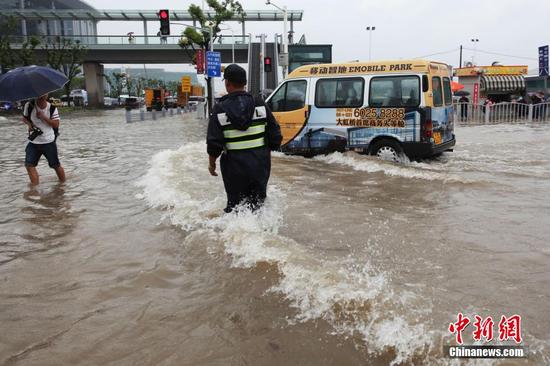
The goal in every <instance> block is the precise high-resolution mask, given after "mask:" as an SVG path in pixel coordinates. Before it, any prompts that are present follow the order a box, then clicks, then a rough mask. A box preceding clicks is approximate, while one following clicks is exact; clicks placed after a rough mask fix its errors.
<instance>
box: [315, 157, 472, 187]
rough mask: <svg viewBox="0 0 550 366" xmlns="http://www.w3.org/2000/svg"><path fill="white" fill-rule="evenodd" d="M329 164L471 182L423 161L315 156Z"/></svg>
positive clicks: (391, 174) (457, 181) (439, 179)
mask: <svg viewBox="0 0 550 366" xmlns="http://www.w3.org/2000/svg"><path fill="white" fill-rule="evenodd" d="M313 159H314V160H317V161H322V162H324V163H327V164H338V165H344V166H348V167H350V168H352V169H353V170H357V171H364V172H368V173H377V172H381V173H384V174H386V175H388V176H394V177H403V178H412V179H423V180H430V181H435V180H437V181H442V182H444V183H471V181H469V180H467V179H465V178H463V177H460V176H458V175H454V174H449V173H442V172H437V171H433V170H432V169H431V168H430V166H429V165H427V164H422V163H412V162H402V163H392V162H386V161H382V160H378V159H376V158H372V157H367V156H362V155H357V154H355V153H340V152H335V153H332V154H329V155H324V156H317V157H315V158H313Z"/></svg>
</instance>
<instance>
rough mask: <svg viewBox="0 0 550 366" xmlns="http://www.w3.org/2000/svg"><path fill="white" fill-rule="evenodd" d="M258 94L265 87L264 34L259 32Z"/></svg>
mask: <svg viewBox="0 0 550 366" xmlns="http://www.w3.org/2000/svg"><path fill="white" fill-rule="evenodd" d="M259 37H260V94H261V93H263V91H264V89H265V68H264V57H265V37H266V35H265V34H263V33H262V34H260V35H259Z"/></svg>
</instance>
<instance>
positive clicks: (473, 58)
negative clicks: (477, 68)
mask: <svg viewBox="0 0 550 366" xmlns="http://www.w3.org/2000/svg"><path fill="white" fill-rule="evenodd" d="M478 42H479V39H477V38H472V43H473V44H474V56H473V57H472V63H473V64H474V65H475V64H476V63H475V59H476V54H477V44H478Z"/></svg>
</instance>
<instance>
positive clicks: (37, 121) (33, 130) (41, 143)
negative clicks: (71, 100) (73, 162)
mask: <svg viewBox="0 0 550 366" xmlns="http://www.w3.org/2000/svg"><path fill="white" fill-rule="evenodd" d="M22 121H23V123H25V124H26V125H27V126H29V140H30V141H29V143H28V144H27V147H26V148H25V167H26V168H27V173H28V174H29V178H30V180H31V184H32V185H37V184H38V183H39V177H38V171H37V170H36V166H37V165H38V161H39V160H40V157H41V156H42V155H44V156H45V157H46V160H47V161H48V165H49V166H50V168H52V169H54V170H55V173H56V174H57V178H59V181H61V182H64V181H65V170H64V169H63V167H62V166H61V163H60V162H59V156H58V153H57V144H56V140H57V134H56V130H57V129H58V128H59V122H60V119H59V111H58V110H57V108H56V107H52V106H51V105H50V103H49V102H48V94H44V95H42V96H40V97H39V98H37V99H36V100H35V101H31V102H27V103H26V104H25V107H24V108H23V119H22Z"/></svg>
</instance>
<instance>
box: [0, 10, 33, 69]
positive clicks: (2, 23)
mask: <svg viewBox="0 0 550 366" xmlns="http://www.w3.org/2000/svg"><path fill="white" fill-rule="evenodd" d="M16 33H17V19H16V18H15V17H14V16H9V17H7V18H5V19H1V20H0V66H1V70H2V73H4V72H6V71H7V70H9V69H12V68H14V67H15V66H16V65H23V66H28V65H34V64H36V58H35V54H34V50H35V49H36V47H38V45H40V43H41V41H40V38H38V37H36V36H30V37H22V36H17V35H16ZM13 41H15V42H18V43H20V44H21V48H19V49H13V48H12V42H13Z"/></svg>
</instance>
